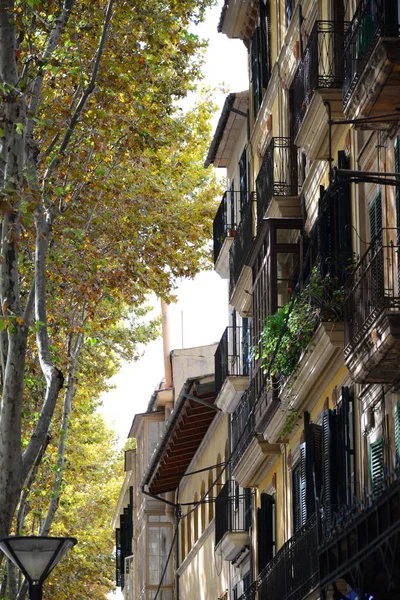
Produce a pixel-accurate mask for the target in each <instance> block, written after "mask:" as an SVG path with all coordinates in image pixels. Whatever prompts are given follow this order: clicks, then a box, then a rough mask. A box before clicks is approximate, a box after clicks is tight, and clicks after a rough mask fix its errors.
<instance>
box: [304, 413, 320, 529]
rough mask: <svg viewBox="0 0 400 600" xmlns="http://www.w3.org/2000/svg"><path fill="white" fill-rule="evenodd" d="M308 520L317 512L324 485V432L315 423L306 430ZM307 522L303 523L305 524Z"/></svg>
mask: <svg viewBox="0 0 400 600" xmlns="http://www.w3.org/2000/svg"><path fill="white" fill-rule="evenodd" d="M305 434H306V454H305V461H306V467H305V468H306V520H307V519H309V518H310V517H311V515H313V514H314V512H315V500H316V498H319V497H320V495H321V484H322V448H321V445H322V431H321V426H320V425H316V424H314V423H312V424H310V425H307V426H306V430H305ZM304 523H305V521H303V524H304Z"/></svg>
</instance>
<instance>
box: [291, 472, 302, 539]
mask: <svg viewBox="0 0 400 600" xmlns="http://www.w3.org/2000/svg"><path fill="white" fill-rule="evenodd" d="M300 471H301V462H299V463H298V464H297V465H296V466H295V467H293V471H292V506H293V532H294V533H296V531H297V530H298V529H300V527H301V506H300V504H301V503H300Z"/></svg>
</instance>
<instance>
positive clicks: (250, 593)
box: [238, 581, 257, 600]
mask: <svg viewBox="0 0 400 600" xmlns="http://www.w3.org/2000/svg"><path fill="white" fill-rule="evenodd" d="M256 592H257V581H254V583H252V584H251V586H250V587H249V588H248V589H247V590H246V591H245V592H243V594H242V595H241V596H239V598H238V600H256Z"/></svg>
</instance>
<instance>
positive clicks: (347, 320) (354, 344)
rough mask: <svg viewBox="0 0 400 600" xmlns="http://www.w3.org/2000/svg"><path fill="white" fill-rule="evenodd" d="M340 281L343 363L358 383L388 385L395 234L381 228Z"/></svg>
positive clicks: (397, 300) (397, 305)
mask: <svg viewBox="0 0 400 600" xmlns="http://www.w3.org/2000/svg"><path fill="white" fill-rule="evenodd" d="M378 237H379V239H376V240H375V242H374V243H373V244H372V245H371V246H370V248H369V249H368V250H367V252H366V253H365V254H364V256H363V257H362V259H361V260H360V262H359V263H358V265H357V266H356V268H355V270H354V272H353V273H352V276H351V277H350V279H349V281H348V283H347V285H346V299H345V305H344V324H345V350H344V355H345V361H346V365H347V368H348V369H349V371H350V372H351V374H352V377H353V378H354V381H356V382H358V383H391V382H392V381H393V380H394V379H395V378H396V377H398V374H399V362H400V295H399V279H400V271H399V248H400V246H399V245H398V240H399V237H400V232H399V231H398V230H396V229H383V230H382V231H381V233H380V235H379V236H378Z"/></svg>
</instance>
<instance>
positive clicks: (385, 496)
mask: <svg viewBox="0 0 400 600" xmlns="http://www.w3.org/2000/svg"><path fill="white" fill-rule="evenodd" d="M321 525H322V527H321V532H322V539H321V543H320V547H319V549H318V554H319V570H320V586H321V590H324V589H325V590H326V589H327V588H328V587H330V588H331V586H332V584H333V585H334V584H335V583H337V585H338V586H339V584H340V582H343V581H345V582H346V583H347V584H348V585H349V586H350V587H351V588H352V589H353V590H354V591H355V592H356V593H357V594H358V597H359V598H360V597H365V598H372V597H373V598H375V599H377V600H381V599H385V600H395V599H396V598H399V594H400V580H399V577H398V573H399V566H400V535H399V534H400V479H399V475H398V473H397V474H394V475H393V476H392V477H387V478H386V481H385V485H384V487H383V488H382V489H381V490H380V494H379V496H378V497H375V498H374V497H372V496H366V497H365V498H363V499H362V500H360V501H358V502H357V503H354V505H353V506H352V507H346V506H342V507H339V509H338V507H336V511H335V512H334V513H333V519H332V522H331V524H330V527H329V528H325V527H324V523H323V522H322V523H321Z"/></svg>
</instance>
